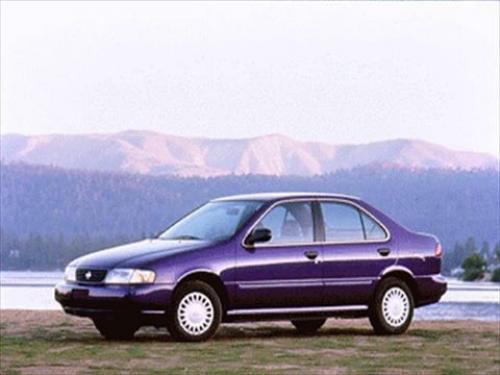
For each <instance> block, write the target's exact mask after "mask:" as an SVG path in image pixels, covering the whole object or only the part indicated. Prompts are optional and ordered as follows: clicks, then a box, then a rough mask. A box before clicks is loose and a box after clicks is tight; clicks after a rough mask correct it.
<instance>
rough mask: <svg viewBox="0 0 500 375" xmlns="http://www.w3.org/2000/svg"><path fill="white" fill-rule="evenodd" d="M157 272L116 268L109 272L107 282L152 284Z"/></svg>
mask: <svg viewBox="0 0 500 375" xmlns="http://www.w3.org/2000/svg"><path fill="white" fill-rule="evenodd" d="M155 276H156V275H155V273H154V272H153V271H149V270H134V269H130V268H115V269H114V270H111V271H109V272H108V274H107V276H106V280H105V281H104V282H105V283H106V284H152V283H153V282H154V281H155Z"/></svg>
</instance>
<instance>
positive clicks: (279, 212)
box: [236, 200, 323, 308]
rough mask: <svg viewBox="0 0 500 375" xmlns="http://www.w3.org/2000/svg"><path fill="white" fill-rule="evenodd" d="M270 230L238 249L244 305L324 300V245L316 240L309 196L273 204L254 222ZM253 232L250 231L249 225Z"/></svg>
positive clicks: (294, 304) (238, 282) (239, 298)
mask: <svg viewBox="0 0 500 375" xmlns="http://www.w3.org/2000/svg"><path fill="white" fill-rule="evenodd" d="M255 228H267V229H270V230H271V239H270V240H269V241H268V242H265V243H257V244H254V245H253V246H248V245H245V244H244V243H242V244H240V245H239V248H238V249H237V270H236V286H237V291H236V295H237V304H238V306H239V307H240V308H245V307H246V308H262V307H269V308H272V307H301V306H313V305H320V304H321V301H322V289H323V287H322V280H321V277H322V274H321V272H322V271H321V264H320V260H321V257H322V254H321V247H320V246H318V245H317V244H316V243H315V242H314V241H315V227H314V220H313V210H312V204H311V202H310V201H303V200H301V201H287V202H283V203H278V204H275V205H273V206H272V207H271V208H270V209H269V210H268V211H267V212H266V213H265V214H264V215H263V216H262V217H261V218H260V219H259V220H257V222H256V223H255V225H253V226H252V228H251V230H253V229H255ZM250 232H251V231H250Z"/></svg>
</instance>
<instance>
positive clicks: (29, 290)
mask: <svg viewBox="0 0 500 375" xmlns="http://www.w3.org/2000/svg"><path fill="white" fill-rule="evenodd" d="M63 276H64V274H63V273H62V272H60V271H59V272H29V271H3V272H0V308H1V309H27V310H60V309H61V307H60V306H59V304H57V303H56V302H55V301H54V296H53V294H54V289H53V288H54V285H55V284H56V283H57V282H59V281H61V280H62V279H63ZM415 319H418V320H457V319H458V320H466V319H473V320H489V321H500V284H498V283H487V282H473V283H471V282H463V281H458V280H453V279H450V280H448V291H447V292H446V294H445V295H444V296H443V298H442V299H441V302H440V303H438V304H435V305H430V306H425V307H422V308H419V309H416V310H415Z"/></svg>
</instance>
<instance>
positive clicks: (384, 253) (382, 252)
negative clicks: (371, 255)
mask: <svg viewBox="0 0 500 375" xmlns="http://www.w3.org/2000/svg"><path fill="white" fill-rule="evenodd" d="M377 252H378V253H379V254H380V255H382V256H383V257H386V256H387V255H389V254H390V253H391V249H389V248H387V247H382V248H380V249H377Z"/></svg>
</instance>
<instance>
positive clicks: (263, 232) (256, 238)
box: [245, 228, 272, 246]
mask: <svg viewBox="0 0 500 375" xmlns="http://www.w3.org/2000/svg"><path fill="white" fill-rule="evenodd" d="M271 238H272V233H271V229H267V228H257V229H254V230H253V231H252V233H250V235H249V236H248V237H247V239H246V241H245V243H246V244H247V245H250V246H251V245H253V244H256V243H257V242H267V241H269V240H270V239H271Z"/></svg>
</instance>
